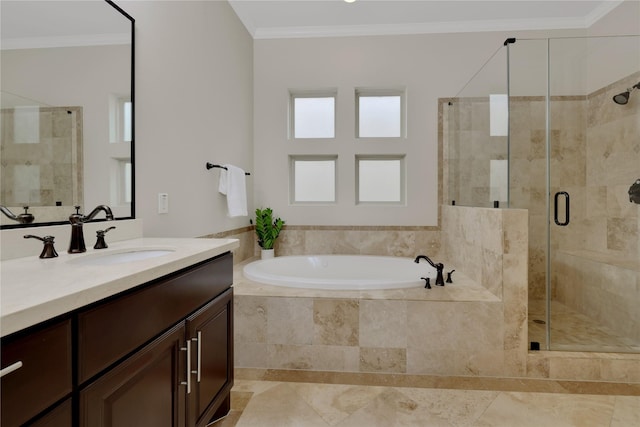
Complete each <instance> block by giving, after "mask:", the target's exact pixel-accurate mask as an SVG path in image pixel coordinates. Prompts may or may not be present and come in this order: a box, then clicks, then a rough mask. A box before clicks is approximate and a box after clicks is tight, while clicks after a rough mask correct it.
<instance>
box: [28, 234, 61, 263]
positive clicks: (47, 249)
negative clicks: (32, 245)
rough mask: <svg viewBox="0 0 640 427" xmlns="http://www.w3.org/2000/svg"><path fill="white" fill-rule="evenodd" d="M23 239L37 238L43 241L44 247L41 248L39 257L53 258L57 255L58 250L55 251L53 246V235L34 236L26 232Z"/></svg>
mask: <svg viewBox="0 0 640 427" xmlns="http://www.w3.org/2000/svg"><path fill="white" fill-rule="evenodd" d="M24 238H25V239H38V240H40V241H42V242H44V248H42V252H41V253H40V258H43V259H44V258H55V257H57V256H58V252H56V248H54V247H53V240H54V239H55V237H53V236H44V237H40V236H34V235H33V234H27V235H26V236H24Z"/></svg>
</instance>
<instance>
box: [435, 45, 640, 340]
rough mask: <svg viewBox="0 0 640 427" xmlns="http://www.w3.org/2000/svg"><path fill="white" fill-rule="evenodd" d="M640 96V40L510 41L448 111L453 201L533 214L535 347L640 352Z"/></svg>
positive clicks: (449, 176) (445, 122) (531, 295)
mask: <svg viewBox="0 0 640 427" xmlns="http://www.w3.org/2000/svg"><path fill="white" fill-rule="evenodd" d="M638 87H640V36H615V37H585V38H553V39H518V40H514V39H508V40H507V41H505V45H504V46H502V47H501V48H500V49H498V50H497V51H496V52H495V53H494V55H493V56H492V57H491V58H490V59H489V60H488V61H487V62H486V63H485V64H484V66H483V67H482V68H481V69H480V70H479V71H478V72H477V73H476V74H475V76H474V77H473V78H472V79H471V81H469V83H467V85H465V87H464V88H463V89H462V90H461V91H460V93H459V94H457V95H456V96H455V97H454V98H452V99H450V100H446V102H445V105H444V107H443V134H444V144H445V146H444V147H445V177H446V178H447V179H446V180H445V181H446V182H445V193H444V194H445V195H446V196H445V197H446V199H445V200H447V199H448V200H447V201H448V202H449V203H456V204H458V205H466V206H478V207H497V206H499V207H509V208H520V209H527V210H528V211H529V340H530V341H531V342H532V347H533V348H536V347H537V346H538V345H539V346H540V348H541V349H549V350H568V351H599V352H603V351H611V352H640V309H639V307H640V204H637V201H638V199H637V198H635V197H634V195H633V194H632V193H633V191H634V190H632V189H631V187H632V186H634V184H635V182H636V181H637V180H638V179H640V90H639V89H638ZM614 98H615V99H614ZM638 198H640V197H638Z"/></svg>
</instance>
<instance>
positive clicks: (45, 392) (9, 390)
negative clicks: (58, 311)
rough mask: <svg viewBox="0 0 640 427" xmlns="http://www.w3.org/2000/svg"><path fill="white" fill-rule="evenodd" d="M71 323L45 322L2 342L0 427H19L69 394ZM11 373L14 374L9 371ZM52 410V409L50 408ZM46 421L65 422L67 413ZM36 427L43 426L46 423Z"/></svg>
mask: <svg viewBox="0 0 640 427" xmlns="http://www.w3.org/2000/svg"><path fill="white" fill-rule="evenodd" d="M71 339H72V338H71V319H69V318H67V319H64V320H59V321H55V322H48V323H47V324H45V325H40V326H37V327H34V328H30V329H29V330H28V331H24V332H23V333H17V334H14V335H12V336H10V337H7V338H6V339H5V338H3V339H2V343H1V353H2V356H1V357H2V358H1V360H2V369H3V370H5V369H6V370H5V371H4V372H8V373H6V374H4V375H3V376H2V379H1V380H0V384H1V394H0V401H1V402H2V403H1V411H2V412H1V413H0V425H2V427H14V426H20V425H23V424H24V423H25V422H27V421H29V420H31V419H32V418H34V417H36V416H37V415H39V414H43V415H47V414H46V413H45V412H46V410H47V408H50V407H52V406H55V405H56V404H57V402H60V401H62V400H63V399H65V398H66V397H68V398H69V400H71V399H70V396H71V393H72V378H73V376H72V344H71ZM13 369H15V370H13ZM54 409H55V408H54ZM52 413H53V414H52V415H51V416H47V417H46V418H47V419H49V420H51V419H52V418H55V419H58V420H59V419H61V418H62V419H65V417H66V419H67V422H68V423H70V422H71V417H70V412H69V411H64V408H63V410H58V411H57V412H53V409H52ZM40 422H41V423H42V424H38V425H43V426H44V425H55V426H59V425H69V424H57V423H54V424H47V423H46V422H47V421H46V419H42V420H41V421H40Z"/></svg>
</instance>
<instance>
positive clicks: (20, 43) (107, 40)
mask: <svg viewBox="0 0 640 427" xmlns="http://www.w3.org/2000/svg"><path fill="white" fill-rule="evenodd" d="M120 44H131V34H128V33H123V34H91V35H76V36H58V37H50V36H48V37H25V38H16V39H2V42H1V49H2V50H15V49H41V48H53V47H78V46H106V45H120Z"/></svg>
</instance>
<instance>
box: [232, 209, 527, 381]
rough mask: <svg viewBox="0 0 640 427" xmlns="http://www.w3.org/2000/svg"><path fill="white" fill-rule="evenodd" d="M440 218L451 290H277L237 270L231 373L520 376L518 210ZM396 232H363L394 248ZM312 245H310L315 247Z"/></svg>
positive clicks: (522, 277) (522, 269) (522, 316)
mask: <svg viewBox="0 0 640 427" xmlns="http://www.w3.org/2000/svg"><path fill="white" fill-rule="evenodd" d="M443 218H449V219H445V220H444V221H443V226H442V231H441V232H440V233H441V234H442V240H443V241H444V242H446V244H444V245H443V246H444V248H445V250H444V252H445V253H448V252H447V251H446V247H447V245H449V244H451V245H454V246H453V247H452V250H451V254H450V255H449V256H444V257H443V256H442V252H443V251H440V254H439V255H438V256H439V257H441V258H440V259H439V261H443V260H444V262H445V270H449V269H456V273H454V283H453V284H450V285H447V286H445V287H444V288H440V287H438V288H435V287H434V289H431V290H426V289H422V288H416V289H403V290H381V291H366V292H364V291H334V292H327V291H318V290H302V289H291V288H281V287H274V286H268V285H261V284H256V283H254V282H250V281H248V280H246V279H244V277H242V269H241V267H242V265H238V266H236V271H235V279H234V282H235V283H234V287H235V296H236V301H235V304H236V312H235V319H236V323H235V330H236V332H235V334H236V339H235V343H236V352H235V354H236V366H237V367H246V368H271V369H298V370H299V369H302V370H319V371H342V372H376V373H396V374H397V373H401V374H424V375H480V376H524V375H525V374H526V346H527V344H526V342H527V341H526V340H527V337H526V271H527V270H526V254H527V252H526V247H527V245H526V237H527V235H526V226H525V227H523V224H526V212H525V211H517V210H509V211H506V210H494V209H474V208H461V207H445V208H444V213H443ZM523 221H524V222H523ZM465 224H468V225H465ZM479 224H481V226H478V225H479ZM350 233H351V230H344V231H343V235H346V236H348V235H349V234H350ZM388 233H390V234H388ZM397 233H398V231H393V230H392V231H386V232H385V231H384V230H380V231H379V232H377V233H368V234H369V235H371V234H376V235H377V236H376V237H375V238H374V239H372V240H376V241H378V242H380V245H381V246H383V247H385V248H387V247H388V246H385V245H384V244H383V243H382V242H385V241H386V242H397V241H398V240H397V239H396V240H394V239H393V238H392V237H393V235H394V234H395V235H397ZM407 233H411V231H407ZM496 235H497V236H498V237H497V238H495V237H492V236H496ZM334 237H335V236H334ZM369 238H371V237H369ZM414 238H415V237H414ZM518 240H520V241H519V242H518ZM320 242H321V239H320V238H318V239H315V240H313V243H312V244H310V246H311V245H313V244H316V245H318V246H320V247H322V243H320ZM324 242H326V240H324ZM353 242H354V240H353V239H349V238H348V237H346V238H345V240H344V242H343V243H342V244H337V246H344V247H347V248H348V247H354V246H353V244H354V243H353ZM425 243H426V245H428V244H429V243H428V241H427V242H425ZM325 244H326V243H325ZM333 244H335V242H334V243H333ZM391 246H392V247H393V244H392V245H391ZM406 246H408V245H405V247H406ZM325 247H326V246H325ZM305 248H308V247H305ZM425 249H427V250H425V251H424V253H427V254H429V255H430V256H431V254H430V253H429V251H428V248H425ZM410 251H411V252H409V253H407V254H401V255H404V256H409V255H410V256H415V254H416V251H415V248H411V249H410ZM378 254H381V253H378ZM382 254H384V255H388V254H389V253H388V252H386V253H382ZM434 258H435V257H434ZM449 261H450V262H449ZM460 261H462V262H460ZM485 264H486V265H488V266H490V268H486V267H483V265H485ZM503 277H506V278H507V280H508V281H509V282H508V284H507V285H506V286H504V285H503V283H505V282H504V279H503ZM503 288H506V289H505V290H503ZM516 299H519V301H515V300H516ZM505 307H506V308H505Z"/></svg>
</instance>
